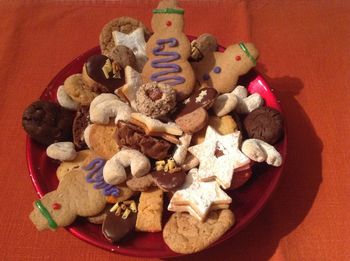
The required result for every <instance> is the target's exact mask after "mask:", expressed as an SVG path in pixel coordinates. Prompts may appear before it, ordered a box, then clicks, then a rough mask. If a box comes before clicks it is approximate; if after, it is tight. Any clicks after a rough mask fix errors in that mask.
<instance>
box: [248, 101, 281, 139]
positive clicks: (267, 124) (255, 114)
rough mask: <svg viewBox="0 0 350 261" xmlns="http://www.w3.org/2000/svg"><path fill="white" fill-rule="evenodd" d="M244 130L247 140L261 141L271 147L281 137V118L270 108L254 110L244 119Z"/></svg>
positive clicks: (277, 112) (278, 113) (279, 114)
mask: <svg viewBox="0 0 350 261" xmlns="http://www.w3.org/2000/svg"><path fill="white" fill-rule="evenodd" d="M243 124H244V128H245V130H246V132H247V135H248V137H249V138H254V139H259V140H263V141H265V142H267V143H269V144H271V145H273V144H275V143H276V142H277V141H278V140H279V139H280V138H281V137H282V136H283V117H282V115H281V113H280V112H279V111H277V110H275V109H272V108H270V107H261V108H258V109H255V110H254V111H252V112H251V113H249V114H248V116H247V117H246V118H245V119H244V122H243Z"/></svg>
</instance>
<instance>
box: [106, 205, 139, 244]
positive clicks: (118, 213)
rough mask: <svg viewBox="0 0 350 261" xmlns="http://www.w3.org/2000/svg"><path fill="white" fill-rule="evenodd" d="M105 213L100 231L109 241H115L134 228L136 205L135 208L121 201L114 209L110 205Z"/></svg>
mask: <svg viewBox="0 0 350 261" xmlns="http://www.w3.org/2000/svg"><path fill="white" fill-rule="evenodd" d="M132 204H135V203H132ZM122 208H125V209H122ZM126 212H127V213H126ZM106 214H107V215H106V218H105V220H104V221H103V224H102V233H103V235H104V236H105V237H106V238H107V240H109V241H110V242H112V243H117V242H119V241H120V240H122V239H123V238H125V237H126V236H128V235H129V234H130V233H132V232H133V231H134V230H135V225H136V218H137V214H136V205H135V209H132V208H131V207H129V206H126V205H125V204H123V203H122V204H121V205H120V206H119V205H118V207H117V209H116V210H115V209H114V207H112V208H111V209H110V210H109V211H107V212H106Z"/></svg>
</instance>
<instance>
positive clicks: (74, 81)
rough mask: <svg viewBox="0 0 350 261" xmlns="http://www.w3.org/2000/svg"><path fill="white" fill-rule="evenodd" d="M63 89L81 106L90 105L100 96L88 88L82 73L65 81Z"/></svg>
mask: <svg viewBox="0 0 350 261" xmlns="http://www.w3.org/2000/svg"><path fill="white" fill-rule="evenodd" d="M63 88H64V91H65V92H66V93H67V94H68V95H69V97H71V98H72V99H73V100H74V101H76V102H78V103H80V104H81V105H89V104H90V103H91V102H92V100H93V99H94V98H95V97H96V96H97V95H99V93H97V92H93V91H92V90H90V89H89V88H88V87H87V85H86V84H85V83H84V82H83V77H82V74H80V73H77V74H73V75H71V76H69V77H68V78H67V79H66V80H65V81H64V84H63Z"/></svg>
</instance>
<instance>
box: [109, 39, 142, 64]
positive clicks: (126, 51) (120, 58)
mask: <svg viewBox="0 0 350 261" xmlns="http://www.w3.org/2000/svg"><path fill="white" fill-rule="evenodd" d="M108 57H109V58H111V59H112V60H113V61H114V62H117V63H118V64H119V65H120V66H121V67H122V68H124V69H125V67H126V66H131V67H132V68H134V69H135V70H136V69H137V62H136V57H135V55H134V53H133V52H132V50H131V49H130V48H128V47H126V46H124V45H117V46H115V47H113V48H112V50H111V51H110V53H109V56H108Z"/></svg>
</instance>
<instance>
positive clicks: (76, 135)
mask: <svg viewBox="0 0 350 261" xmlns="http://www.w3.org/2000/svg"><path fill="white" fill-rule="evenodd" d="M89 122H90V120H89V106H80V107H79V108H78V110H77V114H76V115H75V118H74V121H73V142H74V145H75V146H76V147H77V148H78V149H86V148H87V145H86V143H85V141H84V131H85V129H86V127H87V126H88V125H89Z"/></svg>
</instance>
